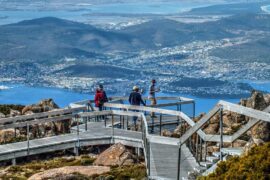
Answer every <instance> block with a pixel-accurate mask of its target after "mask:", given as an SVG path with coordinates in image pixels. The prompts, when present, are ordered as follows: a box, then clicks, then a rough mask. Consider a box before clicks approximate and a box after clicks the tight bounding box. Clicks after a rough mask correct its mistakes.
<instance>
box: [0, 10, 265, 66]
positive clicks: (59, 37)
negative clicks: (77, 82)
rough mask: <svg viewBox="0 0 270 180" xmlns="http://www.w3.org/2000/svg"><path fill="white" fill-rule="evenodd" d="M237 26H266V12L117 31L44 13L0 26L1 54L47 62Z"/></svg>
mask: <svg viewBox="0 0 270 180" xmlns="http://www.w3.org/2000/svg"><path fill="white" fill-rule="evenodd" d="M239 29H241V30H249V29H252V30H260V31H268V30H269V29H270V15H255V14H245V15H238V16H233V17H229V18H224V19H222V20H219V21H215V22H206V23H198V24H184V23H180V22H176V21H173V20H168V19H156V20H153V21H150V22H146V23H143V24H140V25H135V26H131V27H129V28H126V29H123V30H119V31H107V30H103V29H99V28H96V27H94V26H91V25H87V24H82V23H77V22H72V21H67V20H63V19H57V18H53V17H46V18H40V19H34V20H28V21H22V22H20V23H16V24H10V25H3V26H0V59H1V60H17V61H20V60H24V61H25V60H29V61H36V62H42V61H44V60H46V62H47V61H48V60H51V61H55V60H57V59H60V58H63V57H86V58H96V57H100V56H103V55H104V53H107V52H118V51H120V52H134V51H135V52H136V51H140V50H150V49H158V48H162V47H171V46H175V45H182V44H184V43H188V42H193V41H201V40H215V39H222V38H231V37H236V36H238V34H237V33H236V32H234V30H235V31H237V30H239ZM266 45H267V44H266Z"/></svg>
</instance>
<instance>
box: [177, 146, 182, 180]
mask: <svg viewBox="0 0 270 180" xmlns="http://www.w3.org/2000/svg"><path fill="white" fill-rule="evenodd" d="M181 148H182V144H181V142H180V143H179V148H178V162H177V180H180V175H181Z"/></svg>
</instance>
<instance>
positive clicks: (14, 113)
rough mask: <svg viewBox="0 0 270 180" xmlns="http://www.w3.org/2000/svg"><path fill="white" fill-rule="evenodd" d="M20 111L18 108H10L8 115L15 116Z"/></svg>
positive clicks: (19, 113) (18, 114)
mask: <svg viewBox="0 0 270 180" xmlns="http://www.w3.org/2000/svg"><path fill="white" fill-rule="evenodd" d="M20 115H21V112H20V111H18V110H14V109H10V116H11V117H15V116H20Z"/></svg>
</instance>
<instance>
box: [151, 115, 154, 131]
mask: <svg viewBox="0 0 270 180" xmlns="http://www.w3.org/2000/svg"><path fill="white" fill-rule="evenodd" d="M151 119H152V127H151V133H154V118H153V117H151Z"/></svg>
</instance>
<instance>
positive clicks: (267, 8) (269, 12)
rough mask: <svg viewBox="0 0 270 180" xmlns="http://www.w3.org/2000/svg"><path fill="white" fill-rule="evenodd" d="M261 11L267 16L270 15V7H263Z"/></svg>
mask: <svg viewBox="0 0 270 180" xmlns="http://www.w3.org/2000/svg"><path fill="white" fill-rule="evenodd" d="M261 10H262V11H263V12H265V13H267V14H270V5H266V6H262V7H261Z"/></svg>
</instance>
